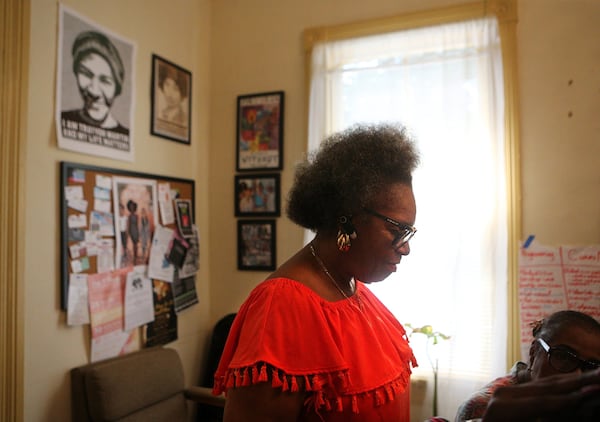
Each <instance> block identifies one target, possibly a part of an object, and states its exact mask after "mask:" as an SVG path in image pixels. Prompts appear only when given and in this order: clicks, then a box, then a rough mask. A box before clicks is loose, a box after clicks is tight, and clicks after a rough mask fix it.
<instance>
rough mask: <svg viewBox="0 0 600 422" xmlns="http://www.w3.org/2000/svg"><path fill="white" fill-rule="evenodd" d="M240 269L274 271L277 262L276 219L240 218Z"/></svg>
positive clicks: (238, 232) (238, 227)
mask: <svg viewBox="0 0 600 422" xmlns="http://www.w3.org/2000/svg"><path fill="white" fill-rule="evenodd" d="M237 229H238V230H237V237H238V270H242V271H273V270H274V269H275V267H276V263H277V254H276V249H275V246H276V242H275V239H276V234H277V233H276V226H275V220H238V223H237Z"/></svg>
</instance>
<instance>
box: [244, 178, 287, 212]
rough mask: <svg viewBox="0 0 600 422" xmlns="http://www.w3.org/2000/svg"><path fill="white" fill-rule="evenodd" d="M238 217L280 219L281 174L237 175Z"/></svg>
mask: <svg viewBox="0 0 600 422" xmlns="http://www.w3.org/2000/svg"><path fill="white" fill-rule="evenodd" d="M234 181H235V188H234V192H235V198H234V204H235V216H236V217H279V215H280V212H281V211H280V203H281V199H280V198H281V195H280V192H281V189H280V175H279V173H261V174H244V175H235V176H234Z"/></svg>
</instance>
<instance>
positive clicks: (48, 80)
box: [24, 0, 210, 422]
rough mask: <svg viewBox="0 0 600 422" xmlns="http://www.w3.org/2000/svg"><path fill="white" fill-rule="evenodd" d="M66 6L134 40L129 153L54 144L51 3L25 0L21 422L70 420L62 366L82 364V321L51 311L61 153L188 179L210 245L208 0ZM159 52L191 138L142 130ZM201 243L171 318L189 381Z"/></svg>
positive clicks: (201, 328) (203, 295)
mask: <svg viewBox="0 0 600 422" xmlns="http://www.w3.org/2000/svg"><path fill="white" fill-rule="evenodd" d="M64 4H65V5H67V6H70V7H71V8H72V9H74V10H76V11H78V12H79V13H80V14H82V15H84V16H86V17H87V18H89V19H92V20H93V21H95V22H96V23H97V24H99V25H102V26H104V27H106V28H109V29H110V30H112V31H114V32H115V33H117V34H119V35H121V36H123V37H125V38H127V39H129V40H134V41H136V42H137V58H136V66H135V75H134V77H135V80H136V97H135V101H136V105H135V113H134V125H135V126H134V127H135V133H134V136H135V139H134V142H135V161H134V162H133V163H127V162H123V161H115V160H109V159H103V158H98V157H93V156H88V155H83V154H77V153H73V152H68V151H65V150H60V149H58V148H57V144H56V134H55V131H56V128H55V124H54V98H55V97H54V94H55V77H56V76H55V75H56V70H55V69H56V49H57V38H58V34H57V28H58V2H57V1H55V0H33V1H32V7H31V51H30V57H31V61H30V90H29V113H28V119H29V120H28V136H27V155H26V167H27V169H26V192H25V193H24V194H25V197H26V210H27V211H26V240H25V249H26V263H25V286H24V296H25V340H24V341H25V362H24V363H25V375H24V389H25V411H24V414H25V420H26V421H32V422H37V421H68V420H70V382H69V378H68V371H69V369H70V368H72V367H74V366H77V365H80V364H83V363H86V362H87V361H88V356H89V345H88V344H89V337H88V334H87V333H88V332H89V328H88V327H85V328H82V327H68V326H66V324H65V313H64V312H62V311H60V291H59V281H58V280H59V268H60V267H59V262H60V261H59V249H58V247H59V214H58V212H59V190H58V189H59V162H60V161H62V160H66V161H74V162H80V163H85V164H93V165H99V166H107V167H114V168H122V169H127V170H135V171H140V172H147V173H155V174H161V175H169V176H174V177H183V178H192V179H195V180H196V183H197V184H196V204H197V209H196V210H195V214H196V219H197V220H196V221H197V223H198V225H199V229H200V236H201V239H202V242H203V245H208V243H209V240H210V239H209V231H208V215H209V212H208V202H209V201H208V198H209V196H208V180H207V179H208V166H209V154H210V148H209V147H210V143H209V142H208V141H209V124H210V119H209V107H210V104H209V88H210V86H209V83H208V81H209V51H210V48H209V47H210V45H209V35H210V34H209V27H210V24H209V15H210V3H209V2H208V1H207V0H202V1H197V0H169V1H168V2H167V1H161V0H126V1H121V0H103V1H82V0H71V1H66V2H64ZM152 53H156V54H159V55H160V56H162V57H164V58H167V59H169V60H171V61H173V62H175V63H177V64H179V65H181V66H182V67H184V68H186V69H188V70H190V71H191V72H192V75H193V84H192V89H193V100H192V104H193V111H194V114H193V116H192V142H191V146H187V145H184V144H180V143H177V142H172V141H168V140H166V139H162V138H158V137H154V136H151V135H150V131H149V127H150V124H149V121H150V120H149V116H150V78H151V55H152ZM208 250H209V249H208V247H206V246H204V248H203V250H202V251H201V259H200V268H201V269H200V273H199V274H198V278H197V280H198V283H197V288H198V294H199V298H200V304H199V305H196V306H194V307H192V308H190V309H187V310H185V311H184V312H182V313H181V314H180V316H179V340H178V341H176V342H174V343H172V344H171V345H170V346H172V347H174V348H176V349H177V350H178V351H179V352H180V354H181V357H182V359H183V361H184V368H185V373H186V381H187V382H188V383H196V382H197V381H198V376H199V371H200V367H199V365H200V363H201V358H202V356H203V350H204V347H205V339H206V337H207V330H208V327H210V325H209V320H208V318H209V283H208V281H209V273H210V271H209V270H210V263H209V259H208V258H209V256H208Z"/></svg>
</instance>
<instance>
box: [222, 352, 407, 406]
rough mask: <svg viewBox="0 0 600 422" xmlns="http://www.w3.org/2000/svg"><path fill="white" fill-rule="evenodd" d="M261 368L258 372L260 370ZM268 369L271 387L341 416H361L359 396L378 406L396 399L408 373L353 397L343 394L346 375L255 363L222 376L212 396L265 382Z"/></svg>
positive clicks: (339, 372) (338, 372) (347, 376)
mask: <svg viewBox="0 0 600 422" xmlns="http://www.w3.org/2000/svg"><path fill="white" fill-rule="evenodd" d="M259 365H260V368H259ZM269 368H270V369H271V374H270V375H271V386H272V387H273V388H281V389H282V391H290V392H298V391H300V390H303V391H310V392H312V394H309V395H308V398H307V401H306V403H305V406H308V407H313V408H314V409H315V411H316V412H317V413H319V411H332V410H333V411H337V412H343V411H344V408H348V407H350V408H351V409H352V412H353V413H355V414H358V413H360V406H359V395H360V397H361V400H360V401H362V400H363V399H366V398H372V400H373V401H372V404H371V405H375V406H381V405H383V404H385V403H387V402H390V401H393V400H394V399H395V398H396V396H397V395H398V394H399V393H401V392H403V391H405V390H406V387H407V385H408V383H409V382H410V381H409V377H410V372H406V373H402V374H400V375H399V376H398V378H396V379H395V380H393V381H391V382H389V383H387V384H384V385H381V386H379V387H376V388H374V389H372V390H369V391H363V392H360V393H356V394H344V393H343V392H344V391H346V389H347V386H348V385H350V376H349V374H348V372H347V371H334V372H327V373H318V374H310V375H309V374H297V375H296V374H287V373H285V372H283V371H280V370H279V369H278V368H274V367H272V366H270V365H268V364H266V363H264V362H257V363H256V364H254V365H250V366H247V367H243V368H235V369H230V370H229V371H227V372H226V373H225V374H224V375H223V376H219V377H215V386H214V388H213V392H214V393H215V394H220V393H222V392H224V391H225V392H226V391H227V390H228V389H230V388H235V387H243V386H249V385H251V384H257V383H259V382H268V381H269V373H268V372H267V371H268V370H269Z"/></svg>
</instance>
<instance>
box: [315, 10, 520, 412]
mask: <svg viewBox="0 0 600 422" xmlns="http://www.w3.org/2000/svg"><path fill="white" fill-rule="evenodd" d="M502 81H503V78H502V59H501V49H500V36H499V33H498V27H497V22H496V19H495V18H485V19H479V20H472V21H466V22H460V23H453V24H446V25H437V26H433V27H426V28H419V29H413V30H406V31H400V32H395V33H389V34H384V35H377V36H369V37H363V38H353V39H348V40H342V41H333V42H325V43H320V44H317V45H315V46H314V49H313V52H312V64H311V89H310V111H309V131H308V132H309V149H314V148H316V147H317V146H318V144H319V143H320V142H321V141H322V140H323V138H324V137H325V136H326V135H328V134H331V133H333V132H336V131H338V130H342V129H344V128H346V127H348V126H351V125H352V124H354V123H358V122H380V121H392V122H400V123H402V124H403V125H405V126H406V127H407V128H408V129H409V132H410V133H411V134H412V136H413V137H414V138H415V139H416V140H417V145H418V148H419V150H420V152H421V158H422V164H421V166H420V167H419V169H418V170H417V171H416V173H415V175H414V191H415V196H416V199H417V220H416V224H415V225H416V227H417V228H418V232H417V234H416V236H415V237H414V239H413V240H411V253H410V255H409V256H408V257H406V258H404V259H403V261H402V263H401V265H400V266H399V267H398V271H397V272H396V273H394V274H392V275H391V276H390V277H389V278H388V279H387V280H385V281H383V282H381V283H376V284H373V285H370V286H369V287H370V288H371V289H372V290H373V291H374V292H375V294H376V295H377V296H378V297H379V298H380V299H381V300H382V301H383V302H384V303H385V304H386V305H387V306H388V307H389V308H390V310H391V311H392V312H393V313H394V314H395V315H396V317H397V318H398V319H399V321H400V322H402V323H410V324H411V325H412V326H415V327H419V326H422V325H425V324H430V325H432V326H433V328H434V329H435V330H438V331H441V332H442V333H444V334H447V335H450V336H451V339H450V340H449V341H442V342H441V343H439V344H438V345H437V346H435V347H433V348H432V347H430V348H429V349H430V356H431V357H432V359H435V357H434V355H437V356H438V359H439V380H438V382H439V386H438V390H439V391H438V395H439V398H438V400H439V412H438V413H439V415H441V416H444V417H446V418H448V419H451V420H452V419H453V418H454V415H455V413H456V410H457V407H458V405H459V404H460V403H461V402H462V401H463V400H465V399H466V398H467V397H468V396H469V394H470V393H472V392H473V391H475V390H476V389H477V388H479V387H480V386H482V385H483V384H484V383H486V382H487V381H489V380H491V379H492V378H494V377H496V376H500V375H503V374H505V373H506V369H507V368H506V367H505V363H506V336H507V328H506V325H507V315H506V300H507V298H506V291H507V273H508V271H507V251H508V248H507V212H508V211H507V201H506V183H507V177H506V163H505V139H504V133H503V130H504V123H503V122H504V113H503V111H504V100H503V92H504V91H503V85H502ZM349 165H352V164H351V163H349ZM310 237H312V234H311V233H307V239H309V238H310ZM425 339H426V338H425V336H423V335H419V334H414V335H413V336H412V340H411V343H412V345H413V347H414V348H415V350H416V352H417V358H418V359H419V361H420V367H419V368H417V370H416V371H415V373H414V376H416V377H426V378H429V379H430V380H431V374H432V368H431V366H430V363H429V361H428V355H427V354H426V351H425V347H424V345H425ZM429 385H431V382H430V383H429ZM426 416H431V415H426Z"/></svg>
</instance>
